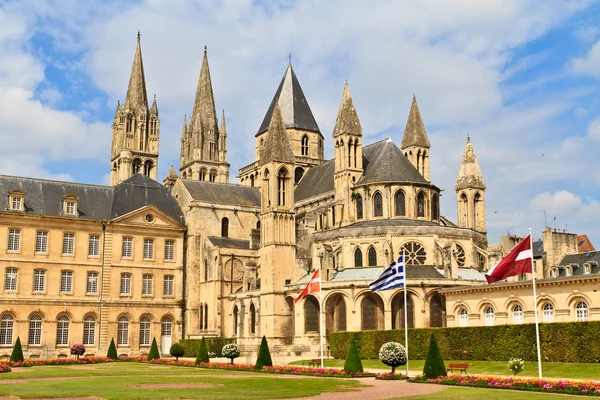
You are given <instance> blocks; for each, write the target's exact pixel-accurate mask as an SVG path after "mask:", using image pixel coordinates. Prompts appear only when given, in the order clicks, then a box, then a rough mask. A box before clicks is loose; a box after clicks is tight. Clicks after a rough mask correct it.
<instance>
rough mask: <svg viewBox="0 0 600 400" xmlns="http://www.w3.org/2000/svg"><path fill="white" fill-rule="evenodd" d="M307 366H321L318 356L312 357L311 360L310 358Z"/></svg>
mask: <svg viewBox="0 0 600 400" xmlns="http://www.w3.org/2000/svg"><path fill="white" fill-rule="evenodd" d="M308 366H309V367H320V366H321V359H320V358H313V359H312V360H310V361H309V362H308Z"/></svg>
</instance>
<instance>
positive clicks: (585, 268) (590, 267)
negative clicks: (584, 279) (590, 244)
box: [583, 263, 592, 275]
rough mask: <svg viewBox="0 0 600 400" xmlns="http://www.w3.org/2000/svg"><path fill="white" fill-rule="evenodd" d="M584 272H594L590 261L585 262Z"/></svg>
mask: <svg viewBox="0 0 600 400" xmlns="http://www.w3.org/2000/svg"><path fill="white" fill-rule="evenodd" d="M583 273H584V274H586V275H588V274H591V273H592V266H591V265H590V263H584V264H583Z"/></svg>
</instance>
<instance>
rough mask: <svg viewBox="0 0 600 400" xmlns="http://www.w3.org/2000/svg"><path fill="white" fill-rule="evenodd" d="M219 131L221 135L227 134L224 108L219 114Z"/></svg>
mask: <svg viewBox="0 0 600 400" xmlns="http://www.w3.org/2000/svg"><path fill="white" fill-rule="evenodd" d="M219 133H220V134H221V135H223V136H227V125H225V110H223V114H221V127H220V128H219Z"/></svg>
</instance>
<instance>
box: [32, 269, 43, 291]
mask: <svg viewBox="0 0 600 400" xmlns="http://www.w3.org/2000/svg"><path fill="white" fill-rule="evenodd" d="M33 291H34V292H45V291H46V270H43V269H34V270H33Z"/></svg>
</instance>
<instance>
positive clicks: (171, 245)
mask: <svg viewBox="0 0 600 400" xmlns="http://www.w3.org/2000/svg"><path fill="white" fill-rule="evenodd" d="M173 260H175V241H174V240H165V261H173Z"/></svg>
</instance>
